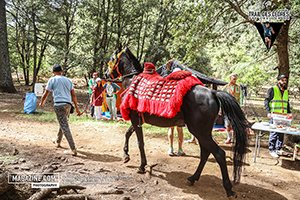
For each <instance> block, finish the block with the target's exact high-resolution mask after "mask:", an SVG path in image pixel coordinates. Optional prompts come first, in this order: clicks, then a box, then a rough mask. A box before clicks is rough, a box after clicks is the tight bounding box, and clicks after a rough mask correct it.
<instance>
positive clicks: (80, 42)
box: [7, 0, 300, 92]
mask: <svg viewBox="0 0 300 200" xmlns="http://www.w3.org/2000/svg"><path fill="white" fill-rule="evenodd" d="M228 2H229V1H207V0H203V1H194V0H188V1H182V0H159V1H157V0H147V1H146V0H89V1H87V0H58V1H53V0H50V1H46V0H34V1H32V0H30V1H29V0H23V1H20V0H17V1H8V6H7V10H8V11H9V12H8V25H9V41H10V50H11V51H10V53H11V62H12V68H13V69H14V71H18V72H19V73H20V72H22V73H24V74H25V75H26V70H28V69H29V71H28V73H29V75H30V76H32V74H33V72H32V69H33V64H34V61H33V49H32V45H33V44H34V42H35V41H34V29H33V26H34V25H36V26H37V28H38V29H37V30H38V32H37V35H38V39H37V47H38V50H37V51H38V57H41V56H42V57H41V62H42V63H41V69H40V71H39V73H40V75H42V76H44V75H46V76H49V75H50V74H51V72H50V70H49V67H50V66H51V65H52V64H54V63H61V64H63V66H64V67H65V70H66V71H67V72H68V75H71V76H78V77H86V78H88V77H89V76H90V75H91V73H92V72H93V71H98V72H100V73H102V72H103V70H104V68H105V65H106V62H107V60H108V58H109V57H110V55H111V53H112V52H113V51H114V50H116V49H117V47H118V46H120V45H121V44H122V45H123V44H127V45H128V46H129V47H130V49H131V50H132V51H133V53H134V54H135V55H136V56H137V57H138V59H139V60H140V61H141V62H143V61H151V62H154V63H155V64H156V65H157V66H159V65H162V64H164V63H165V62H166V61H167V60H169V59H171V58H173V59H177V60H179V61H181V62H182V63H184V64H186V65H187V66H189V67H192V68H194V69H196V70H199V71H200V72H202V73H205V74H207V75H211V76H214V77H216V78H219V79H223V80H225V81H227V80H228V75H229V74H231V73H232V72H235V73H238V74H239V75H240V79H239V81H240V83H242V84H246V85H248V86H249V87H250V90H253V91H254V92H257V91H259V90H260V88H261V87H262V86H264V85H270V84H273V83H274V81H275V77H276V75H277V73H276V70H273V69H274V68H275V67H276V66H277V61H278V58H277V57H276V51H277V49H276V48H277V47H276V44H275V46H273V48H272V50H271V51H270V52H268V53H267V52H266V51H265V46H264V44H263V41H262V40H261V38H260V36H259V34H258V32H257V30H256V28H255V27H254V26H253V25H252V24H250V23H247V22H245V23H244V22H243V21H244V20H245V19H244V18H243V17H242V16H241V15H240V14H238V13H237V12H236V11H235V10H234V8H233V7H232V6H231V5H230V4H229V3H228ZM231 2H233V3H236V2H237V1H231ZM239 6H240V8H241V9H242V11H244V12H245V13H246V14H247V12H248V11H249V10H251V9H252V10H253V9H254V10H255V9H261V6H262V5H261V2H257V1H253V0H246V1H241V2H240V4H239ZM272 6H274V7H278V8H280V7H282V2H281V1H280V2H279V1H275V0H274V1H272ZM299 7H300V6H299V1H290V8H291V10H292V12H293V16H294V18H293V19H292V21H291V26H290V31H289V38H290V45H289V53H290V56H289V58H290V66H291V67H290V71H291V76H290V77H291V78H290V86H291V87H292V89H293V90H295V91H298V92H299V91H300V88H299V85H300V82H299V80H300V79H299V78H298V77H299V74H300V71H299V69H300V67H299V65H300V55H299V52H300V49H299V48H300V47H299V42H300V39H299V33H298V32H299V31H298V30H299V28H300V25H299V16H300V9H299ZM30 11H34V13H35V16H36V17H37V21H36V22H35V23H34V22H33V21H32V16H33V13H32V12H30ZM16 44H19V47H22V45H25V46H23V47H24V49H23V50H24V51H25V52H24V53H25V54H24V55H27V56H28V62H25V61H23V60H22V56H21V54H20V51H19V50H18V46H17V45H16ZM43 45H46V50H45V53H44V55H40V53H41V48H42V47H43ZM26 47H28V48H26ZM25 75H24V76H25Z"/></svg>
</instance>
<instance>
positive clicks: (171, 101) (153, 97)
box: [120, 71, 203, 120]
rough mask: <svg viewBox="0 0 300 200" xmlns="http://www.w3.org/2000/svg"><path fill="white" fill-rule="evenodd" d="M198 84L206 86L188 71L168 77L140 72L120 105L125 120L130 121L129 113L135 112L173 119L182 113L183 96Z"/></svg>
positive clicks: (174, 73)
mask: <svg viewBox="0 0 300 200" xmlns="http://www.w3.org/2000/svg"><path fill="white" fill-rule="evenodd" d="M195 85H203V83H202V82H201V81H200V80H199V79H198V78H196V77H194V76H192V73H191V72H187V71H178V72H173V73H171V74H170V75H169V76H167V77H165V78H163V77H161V76H160V75H159V74H157V73H156V72H155V73H154V74H146V73H141V74H139V75H138V76H136V77H134V78H133V80H132V82H131V85H130V86H129V88H128V89H127V90H126V91H125V92H124V97H123V100H122V103H121V106H120V110H121V114H122V117H123V118H124V119H125V120H130V116H129V114H130V110H136V111H138V112H141V113H144V112H148V113H150V114H153V115H157V116H160V117H165V118H173V117H175V115H176V114H177V113H178V112H179V111H180V108H181V105H182V101H183V97H184V96H185V94H186V93H187V92H188V91H189V90H190V89H191V88H192V87H193V86H195Z"/></svg>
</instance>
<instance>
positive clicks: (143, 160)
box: [130, 111, 147, 174]
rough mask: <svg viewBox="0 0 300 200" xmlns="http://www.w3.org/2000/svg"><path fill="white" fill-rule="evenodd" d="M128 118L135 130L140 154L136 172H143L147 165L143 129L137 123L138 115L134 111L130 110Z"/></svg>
mask: <svg viewBox="0 0 300 200" xmlns="http://www.w3.org/2000/svg"><path fill="white" fill-rule="evenodd" d="M130 119H131V124H132V126H133V128H134V130H135V133H136V136H137V141H138V145H139V150H140V156H141V165H140V167H139V170H138V173H141V174H142V173H145V166H146V165H147V159H146V154H145V149H144V136H143V129H142V127H141V126H140V125H139V122H140V121H139V116H138V114H137V113H136V112H134V111H131V113H130Z"/></svg>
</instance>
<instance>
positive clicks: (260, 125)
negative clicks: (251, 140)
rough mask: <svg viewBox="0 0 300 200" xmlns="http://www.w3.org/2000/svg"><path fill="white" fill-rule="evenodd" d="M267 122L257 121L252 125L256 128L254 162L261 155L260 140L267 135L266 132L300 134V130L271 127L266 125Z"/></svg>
mask: <svg viewBox="0 0 300 200" xmlns="http://www.w3.org/2000/svg"><path fill="white" fill-rule="evenodd" d="M265 124H266V122H256V123H254V124H253V125H252V127H251V128H252V129H253V130H256V131H255V132H256V133H255V134H256V139H255V148H254V163H255V162H256V157H257V156H259V151H260V140H261V138H262V137H263V136H264V135H265V133H266V132H277V133H284V134H290V135H299V136H300V131H296V132H292V131H288V130H282V129H277V128H275V129H274V128H270V126H268V125H265Z"/></svg>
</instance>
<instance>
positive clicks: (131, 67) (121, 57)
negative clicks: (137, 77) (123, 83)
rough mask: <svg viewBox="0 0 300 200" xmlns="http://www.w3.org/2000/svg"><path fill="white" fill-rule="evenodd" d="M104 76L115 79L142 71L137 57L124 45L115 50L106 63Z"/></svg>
mask: <svg viewBox="0 0 300 200" xmlns="http://www.w3.org/2000/svg"><path fill="white" fill-rule="evenodd" d="M107 65H108V69H107V70H106V72H105V76H106V78H109V77H110V78H112V79H116V78H119V77H122V76H126V75H130V74H139V73H141V72H142V71H143V69H142V67H141V64H140V63H139V61H138V59H137V58H136V57H135V56H134V55H133V54H132V53H131V51H130V50H129V49H128V48H127V47H125V48H124V49H122V50H116V51H115V52H114V53H113V54H112V55H111V57H110V59H109V62H108V63H107Z"/></svg>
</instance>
